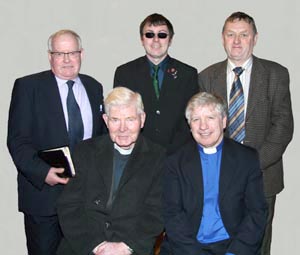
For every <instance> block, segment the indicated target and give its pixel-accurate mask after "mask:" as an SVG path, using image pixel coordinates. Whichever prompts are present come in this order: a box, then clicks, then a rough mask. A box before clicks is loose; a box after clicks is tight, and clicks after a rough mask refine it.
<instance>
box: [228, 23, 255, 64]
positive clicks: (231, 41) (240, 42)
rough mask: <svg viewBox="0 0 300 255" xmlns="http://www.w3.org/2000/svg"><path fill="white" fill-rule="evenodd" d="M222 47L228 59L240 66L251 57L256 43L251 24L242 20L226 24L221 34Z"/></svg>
mask: <svg viewBox="0 0 300 255" xmlns="http://www.w3.org/2000/svg"><path fill="white" fill-rule="evenodd" d="M222 39H223V46H224V49H225V51H226V53H227V56H228V58H229V59H230V60H231V61H232V62H233V63H234V64H235V65H237V66H241V65H242V64H243V63H245V61H246V60H247V59H248V58H249V57H250V56H251V55H252V53H253V48H254V46H255V44H256V41H257V34H254V31H253V28H252V26H251V24H249V23H247V22H246V21H244V20H234V21H233V22H227V23H226V25H225V28H224V32H223V34H222Z"/></svg>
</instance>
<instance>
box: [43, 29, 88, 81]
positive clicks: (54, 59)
mask: <svg viewBox="0 0 300 255" xmlns="http://www.w3.org/2000/svg"><path fill="white" fill-rule="evenodd" d="M76 51H81V52H80V53H79V54H73V55H71V54H60V56H58V55H56V54H51V52H60V53H69V52H76ZM51 52H49V53H48V59H49V62H50V66H51V70H52V72H53V73H54V74H55V75H56V76H57V77H58V78H61V79H64V80H72V79H75V78H76V77H77V75H78V73H79V70H80V66H81V59H82V56H83V49H80V48H79V45H78V41H77V40H76V38H75V37H74V36H73V35H72V34H68V33H66V34H61V35H58V36H56V37H54V38H53V40H52V49H51Z"/></svg>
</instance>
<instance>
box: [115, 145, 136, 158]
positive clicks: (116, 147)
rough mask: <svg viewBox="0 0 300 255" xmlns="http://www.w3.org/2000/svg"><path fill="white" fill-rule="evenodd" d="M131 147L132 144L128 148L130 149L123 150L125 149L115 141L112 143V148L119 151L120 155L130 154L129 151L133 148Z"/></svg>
mask: <svg viewBox="0 0 300 255" xmlns="http://www.w3.org/2000/svg"><path fill="white" fill-rule="evenodd" d="M133 147H134V146H132V148H130V149H128V150H125V149H123V148H121V147H120V146H118V145H117V144H116V143H114V148H115V149H116V150H117V151H118V152H120V154H122V155H130V154H131V152H132V150H133Z"/></svg>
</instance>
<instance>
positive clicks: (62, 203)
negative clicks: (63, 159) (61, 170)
mask: <svg viewBox="0 0 300 255" xmlns="http://www.w3.org/2000/svg"><path fill="white" fill-rule="evenodd" d="M84 155H85V154H84V153H82V151H81V150H78V148H77V147H75V150H74V155H73V160H74V166H75V169H76V176H75V178H72V179H70V181H69V183H68V185H66V186H65V189H64V191H63V192H62V195H61V196H60V198H59V199H58V202H57V214H58V217H59V222H60V225H61V229H62V232H63V235H64V239H63V241H62V242H61V244H60V246H59V249H58V254H64V249H66V247H69V248H67V250H72V251H75V254H78V255H81V254H90V252H92V251H93V249H94V248H95V247H96V246H97V245H99V244H100V243H102V242H103V241H105V237H104V233H103V232H102V231H101V229H100V228H99V227H98V225H99V224H98V222H97V220H93V218H92V217H91V216H90V215H88V211H92V209H89V208H87V205H86V204H87V203H86V200H87V194H86V193H87V188H88V187H87V186H86V180H87V175H88V174H89V173H88V172H89V171H88V169H86V168H84V167H82V164H81V162H85V160H87V159H85V158H84ZM83 165H84V163H83Z"/></svg>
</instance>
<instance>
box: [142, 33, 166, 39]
mask: <svg viewBox="0 0 300 255" xmlns="http://www.w3.org/2000/svg"><path fill="white" fill-rule="evenodd" d="M155 35H157V37H158V38H159V39H166V38H167V37H168V34H167V33H164V32H159V33H157V34H155V33H153V32H147V33H145V36H146V38H153V37H154V36H155Z"/></svg>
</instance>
